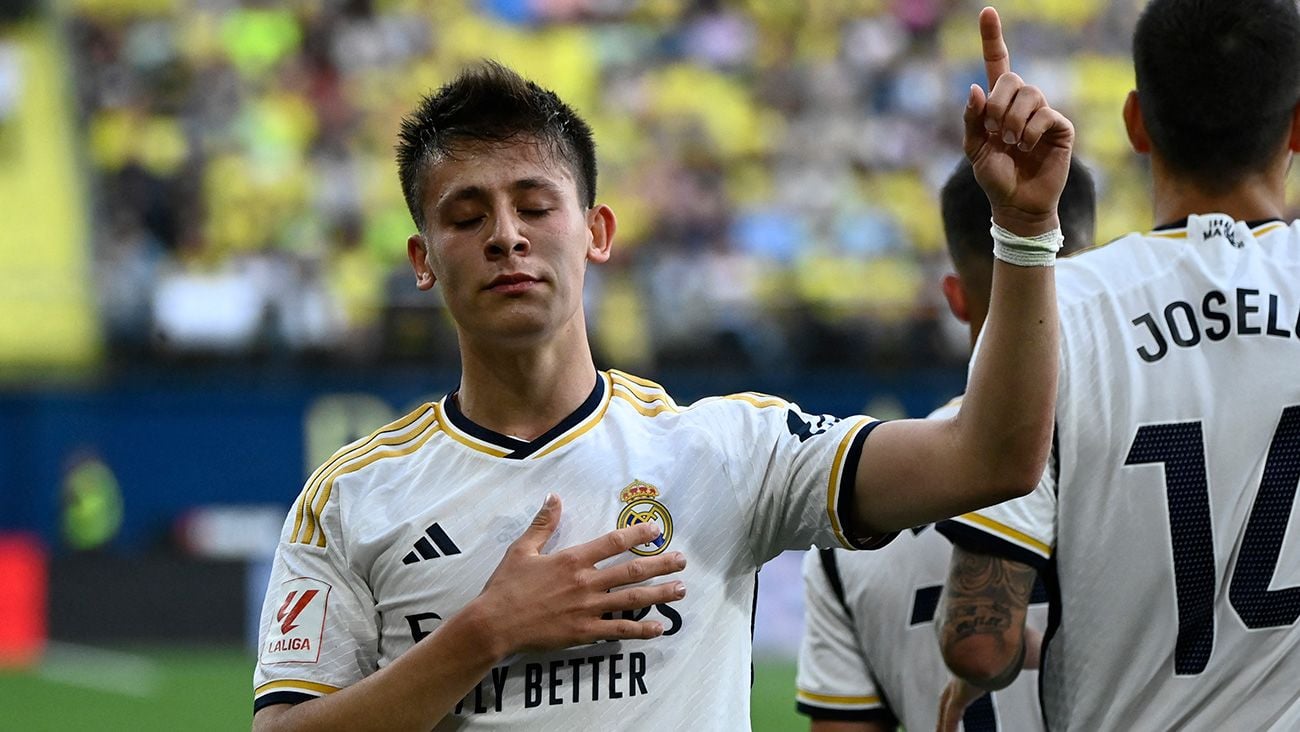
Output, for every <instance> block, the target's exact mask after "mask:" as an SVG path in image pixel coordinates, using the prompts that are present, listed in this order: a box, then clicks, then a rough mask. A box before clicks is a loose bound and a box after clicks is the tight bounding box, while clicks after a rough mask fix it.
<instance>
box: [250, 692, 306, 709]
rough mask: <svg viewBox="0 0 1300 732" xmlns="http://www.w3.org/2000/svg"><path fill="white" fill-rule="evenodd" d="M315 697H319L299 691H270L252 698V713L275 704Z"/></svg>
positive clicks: (298, 702) (300, 701)
mask: <svg viewBox="0 0 1300 732" xmlns="http://www.w3.org/2000/svg"><path fill="white" fill-rule="evenodd" d="M317 698H319V697H317V696H315V695H314V694H305V693H303V692H301V691H272V692H270V693H268V694H263V695H261V696H259V697H257V698H256V699H254V700H253V714H257V713H258V712H260V711H262V710H263V709H265V708H267V707H271V706H275V705H276V704H301V703H303V702H305V701H311V700H312V699H317Z"/></svg>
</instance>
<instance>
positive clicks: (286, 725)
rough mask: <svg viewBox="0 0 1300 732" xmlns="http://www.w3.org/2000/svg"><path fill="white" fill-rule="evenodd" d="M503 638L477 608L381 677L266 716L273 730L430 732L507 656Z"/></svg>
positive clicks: (262, 720)
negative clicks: (417, 731) (409, 731)
mask: <svg viewBox="0 0 1300 732" xmlns="http://www.w3.org/2000/svg"><path fill="white" fill-rule="evenodd" d="M505 653H506V651H505V650H504V649H503V646H502V645H501V642H500V638H499V634H497V633H496V631H494V630H493V629H492V628H491V627H490V625H489V624H488V623H486V622H484V621H483V620H482V619H481V615H480V614H479V613H478V611H477V608H476V606H475V605H474V604H472V603H471V605H469V606H467V607H466V608H465V609H464V610H462V611H461V612H460V613H457V614H456V615H453V616H451V617H450V618H448V619H447V621H446V622H444V623H443V624H442V625H441V626H439V627H438V629H437V630H435V631H434V632H433V633H432V634H431V635H429V636H428V637H426V638H424V639H423V640H421V641H420V642H419V643H416V644H415V646H413V647H412V648H411V650H409V651H407V652H406V653H404V654H402V655H401V656H400V657H398V658H397V659H396V660H395V661H393V662H392V663H391V664H389V665H388V666H386V667H384V668H383V669H381V670H380V671H378V672H376V673H374V674H372V675H370V676H368V677H366V678H365V679H362V680H361V681H359V682H357V683H356V684H353V685H352V686H349V687H347V688H344V689H341V690H340V691H337V692H335V693H333V694H329V695H327V696H323V697H320V698H318V699H313V700H311V701H308V702H303V703H301V704H297V705H294V706H274V707H268V708H266V709H263V710H262V711H260V712H258V714H257V716H256V717H255V718H254V720H253V729H254V731H255V732H267V731H270V730H275V731H277V732H278V731H280V730H311V732H325V731H326V730H341V731H342V730H376V731H381V730H407V729H409V730H428V729H430V728H432V727H433V726H434V725H436V724H437V723H438V721H439V720H441V719H442V718H443V717H445V716H446V715H447V714H448V713H450V712H451V710H452V709H453V708H454V707H455V706H456V703H457V702H459V701H460V700H461V699H463V698H464V697H465V695H466V694H468V693H469V692H470V691H472V690H473V689H474V687H475V686H476V685H477V684H478V683H479V681H480V680H481V679H482V678H483V677H484V676H486V675H487V674H488V673H490V672H491V670H492V667H493V666H494V665H496V664H497V663H498V662H500V661H501V659H502V658H503V657H504V656H505Z"/></svg>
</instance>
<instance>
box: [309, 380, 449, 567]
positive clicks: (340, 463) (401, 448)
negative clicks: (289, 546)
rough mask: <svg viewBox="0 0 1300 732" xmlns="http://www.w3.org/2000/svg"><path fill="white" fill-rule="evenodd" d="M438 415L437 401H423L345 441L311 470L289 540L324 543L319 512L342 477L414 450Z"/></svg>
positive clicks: (353, 477) (426, 438) (360, 473)
mask: <svg viewBox="0 0 1300 732" xmlns="http://www.w3.org/2000/svg"><path fill="white" fill-rule="evenodd" d="M440 419H441V416H440V414H439V409H438V406H437V405H436V404H433V403H425V404H422V405H420V406H419V407H417V408H416V409H414V410H412V411H411V412H410V413H408V414H406V415H404V416H402V417H400V418H398V419H395V420H393V421H392V422H389V423H388V424H386V425H384V426H382V427H380V428H379V429H377V430H375V431H373V432H371V433H370V434H369V435H367V436H365V437H362V438H361V439H358V440H354V441H353V442H350V443H348V444H347V445H344V446H343V447H342V448H340V449H339V450H337V451H336V452H335V453H334V454H333V455H331V456H330V457H329V459H327V460H326V461H325V462H323V463H321V464H320V466H319V467H317V468H316V470H315V471H314V472H312V474H311V477H309V478H308V479H307V482H306V484H305V485H304V486H303V489H302V491H301V493H299V494H298V498H297V500H296V501H295V502H294V506H293V509H292V512H291V514H292V515H293V516H295V517H296V518H295V521H294V526H293V530H292V532H291V533H290V536H289V542H290V543H305V544H313V545H315V546H318V547H324V546H325V545H326V538H325V534H324V532H323V531H322V530H321V525H322V524H321V521H322V518H321V517H322V515H323V514H324V512H325V508H326V506H329V505H330V504H331V501H330V499H331V498H333V497H334V496H335V495H336V490H335V488H336V485H337V484H338V483H339V481H340V480H341V479H344V478H348V479H351V480H357V479H359V478H364V477H365V476H366V473H367V471H374V470H377V469H378V466H381V465H383V466H385V467H386V466H388V465H391V464H392V461H394V460H397V461H400V460H401V459H402V458H405V457H408V456H410V455H413V454H415V453H416V452H417V451H418V450H419V449H420V448H421V447H423V446H424V445H425V444H426V443H427V442H428V441H429V439H430V438H431V437H432V436H433V435H434V434H435V433H436V432H437V431H438V429H439V420H440Z"/></svg>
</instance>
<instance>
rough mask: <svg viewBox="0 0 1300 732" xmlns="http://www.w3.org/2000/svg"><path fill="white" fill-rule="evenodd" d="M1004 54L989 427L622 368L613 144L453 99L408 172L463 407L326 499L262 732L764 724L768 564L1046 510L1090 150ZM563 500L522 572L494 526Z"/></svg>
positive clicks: (292, 525)
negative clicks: (668, 381)
mask: <svg viewBox="0 0 1300 732" xmlns="http://www.w3.org/2000/svg"><path fill="white" fill-rule="evenodd" d="M979 33H980V36H981V38H982V39H983V48H984V58H985V68H986V75H987V78H988V82H989V86H990V91H989V92H988V95H987V97H986V96H985V93H984V92H983V90H982V89H981V88H980V87H979V86H978V85H972V86H971V87H970V89H969V92H968V97H967V101H966V107H965V109H964V110H963V135H964V147H965V150H966V153H967V156H968V157H969V159H970V160H971V163H972V166H973V168H974V170H975V174H976V176H977V178H978V179H979V181H980V185H981V186H982V187H984V188H985V190H986V192H987V194H988V197H989V200H990V201H991V202H992V204H993V206H992V211H993V216H992V218H993V223H994V240H995V247H994V253H995V255H996V256H997V258H998V260H999V261H998V262H997V263H995V264H994V286H993V295H992V296H991V302H990V316H989V321H988V327H987V332H986V335H985V338H984V349H983V352H982V354H981V357H980V358H979V359H977V360H976V363H975V366H974V368H973V369H972V376H971V385H970V388H969V389H968V391H967V398H966V403H965V405H964V407H963V409H962V411H961V413H960V414H959V415H957V416H955V417H954V418H952V419H950V420H943V421H936V420H910V421H909V420H899V421H893V422H888V423H883V424H882V423H880V422H877V421H876V420H873V419H871V418H868V417H854V418H850V419H844V420H841V419H838V418H834V417H826V416H820V417H819V416H816V415H808V414H805V413H803V412H802V411H800V410H799V409H798V407H796V406H795V405H792V404H790V403H788V402H786V401H784V400H781V399H775V398H769V397H763V396H758V395H753V394H741V395H737V396H735V397H733V398H716V399H705V400H701V401H700V402H697V403H696V404H695V405H692V406H690V407H678V406H677V404H676V403H675V402H674V400H673V399H672V398H671V397H670V396H669V395H668V394H667V393H666V392H665V391H664V390H663V389H662V387H659V386H658V385H657V384H654V383H653V382H649V381H646V380H644V379H640V378H638V377H634V376H629V375H626V374H623V373H622V372H617V371H612V370H611V371H608V372H601V371H598V370H597V369H596V367H595V365H594V364H593V359H592V353H591V349H590V343H589V340H588V338H589V337H588V332H587V328H586V323H585V314H584V310H583V308H582V294H583V289H584V288H583V284H584V278H585V275H586V271H587V268H588V266H589V265H599V264H603V263H605V262H606V261H608V260H609V258H610V255H611V253H612V246H613V241H614V235H615V231H616V228H617V225H616V219H615V216H614V212H613V210H612V209H611V208H610V207H609V206H607V205H604V204H601V203H598V202H597V200H598V199H597V191H596V180H597V177H596V158H595V145H594V142H593V139H592V133H591V129H590V127H588V126H587V124H586V123H585V122H583V121H582V120H581V118H580V117H579V116H578V115H577V114H576V113H575V112H574V111H573V109H572V108H571V107H569V106H568V105H566V104H565V103H563V102H562V101H560V99H559V97H558V96H557V95H556V94H555V93H554V92H551V91H549V90H545V89H542V88H541V87H539V86H537V85H536V84H534V83H531V82H528V81H526V80H525V79H524V78H522V77H521V76H519V75H518V74H516V73H515V72H513V71H511V70H510V69H508V68H506V67H504V66H501V65H500V64H496V63H486V64H481V65H479V66H476V67H474V68H471V69H468V70H466V71H464V72H462V73H461V74H460V75H459V76H457V77H456V78H455V79H453V80H452V81H451V82H449V83H447V84H445V85H444V86H442V87H441V88H439V89H438V90H437V91H436V92H434V93H433V94H431V95H429V96H426V97H425V98H423V99H422V100H421V101H420V102H419V104H418V105H417V106H416V108H415V110H414V111H413V112H412V113H411V114H410V115H409V116H408V117H407V118H406V119H405V120H404V121H403V124H402V130H401V135H400V140H399V144H398V146H397V149H398V155H397V157H398V167H399V173H400V178H401V185H402V190H403V193H404V194H405V195H406V198H407V201H408V203H409V206H410V213H411V216H412V218H413V220H414V222H415V225H416V228H417V233H415V234H411V235H410V236H409V237H408V238H407V251H408V255H409V258H410V262H411V265H412V268H413V270H414V274H415V280H416V286H417V288H418V289H420V290H422V291H428V290H431V289H433V287H434V286H435V284H436V285H437V287H438V292H439V293H440V294H441V296H442V298H443V300H444V301H445V303H446V305H447V308H448V311H449V312H450V313H451V315H452V318H453V321H454V325H455V329H456V335H457V338H458V342H459V346H460V352H461V378H460V385H459V388H457V389H456V390H454V391H453V392H451V393H450V394H448V395H447V396H446V397H444V398H443V399H441V400H439V401H438V402H437V403H435V404H425V405H422V406H421V407H419V408H417V409H416V410H415V411H414V412H412V413H411V414H410V415H409V416H408V417H406V418H404V419H402V420H399V421H397V422H394V423H393V424H391V425H389V426H387V427H384V428H382V429H381V430H379V431H377V432H376V433H375V434H373V435H371V436H370V437H369V438H367V439H363V440H360V441H357V442H355V443H353V444H351V445H348V446H347V447H345V448H343V449H342V450H340V451H339V452H338V453H336V455H335V457H334V458H332V459H331V460H330V461H329V462H328V463H327V464H326V465H324V466H322V468H321V469H320V470H318V471H317V473H316V474H315V475H314V476H313V477H312V479H311V480H309V481H308V484H307V485H306V486H305V487H304V489H303V494H302V497H301V499H300V501H299V503H298V506H297V507H296V509H295V510H294V511H291V512H290V513H289V516H288V517H287V519H286V521H285V525H284V531H283V533H282V535H281V542H280V545H279V547H278V549H277V551H276V559H275V566H274V569H273V574H272V578H271V582H270V586H269V589H268V592H267V597H266V600H265V604H264V605H263V608H262V626H261V627H262V630H261V635H260V642H259V662H258V665H257V667H256V670H255V678H256V689H255V708H256V710H257V711H256V713H255V726H256V728H257V729H259V730H271V729H277V730H278V729H318V728H320V727H321V726H327V727H338V728H349V729H353V728H356V727H357V725H361V724H364V725H366V726H370V727H373V728H377V729H407V728H410V729H427V728H429V727H431V726H434V725H437V726H438V727H439V728H440V729H461V728H463V727H466V726H468V727H470V728H483V727H492V728H500V727H502V726H509V727H514V728H520V729H523V728H526V729H539V728H545V727H552V728H558V727H561V726H563V727H565V728H579V729H605V728H611V727H618V726H623V725H626V724H627V723H628V721H629V720H632V719H635V720H636V725H637V726H644V727H647V728H648V727H662V728H665V729H681V728H686V727H696V726H698V727H701V728H709V729H737V728H744V727H747V726H748V724H749V704H748V702H749V689H748V681H749V669H750V656H749V643H750V631H751V626H750V623H749V618H750V616H751V613H752V607H753V606H752V597H753V592H754V582H755V578H754V575H755V573H756V572H757V570H758V569H759V567H760V566H761V565H762V563H764V562H765V561H767V560H768V559H770V558H772V557H774V556H776V555H777V554H779V553H780V552H781V551H783V550H785V549H791V548H801V547H804V546H807V545H808V544H809V543H815V544H818V545H820V546H831V545H836V546H844V547H854V548H873V547H874V546H875V545H877V544H879V543H880V537H882V536H885V535H888V534H890V533H891V532H893V531H897V530H898V529H901V528H904V527H908V526H912V525H916V524H918V523H921V522H925V521H931V520H935V519H937V518H940V517H944V516H951V515H954V514H956V513H957V512H959V511H961V510H967V509H968V508H969V507H974V506H980V505H987V504H988V503H991V502H995V501H998V500H1005V499H1006V498H1007V497H1009V496H1012V495H1023V494H1024V493H1025V492H1026V488H1025V486H1032V483H1033V480H1034V479H1035V478H1036V476H1037V475H1038V473H1039V472H1040V471H1041V469H1042V467H1043V465H1044V464H1045V462H1046V457H1047V452H1048V447H1049V442H1050V434H1051V420H1050V415H1051V412H1052V409H1051V406H1052V398H1053V397H1054V394H1055V391H1056V385H1055V372H1056V354H1057V344H1056V332H1057V322H1056V321H1057V318H1056V313H1055V309H1054V307H1055V290H1054V287H1053V284H1052V283H1053V281H1054V278H1053V275H1052V267H1053V265H1054V255H1055V252H1056V251H1057V250H1058V248H1059V243H1060V236H1061V235H1060V230H1059V219H1058V217H1057V213H1056V207H1057V202H1058V200H1059V198H1060V195H1061V190H1062V189H1063V187H1064V185H1065V181H1066V178H1067V177H1068V173H1069V162H1070V153H1071V148H1072V144H1073V139H1074V130H1073V127H1072V125H1071V123H1070V122H1069V120H1067V119H1066V118H1065V117H1064V116H1062V115H1061V114H1060V113H1059V112H1056V111H1055V110H1053V109H1052V108H1051V107H1050V106H1049V105H1048V104H1047V100H1046V98H1045V96H1044V95H1043V93H1042V92H1041V91H1039V90H1038V89H1037V88H1036V87H1033V86H1030V85H1026V84H1025V83H1024V82H1023V81H1022V80H1021V79H1020V78H1019V77H1018V76H1016V75H1015V74H1012V73H1010V66H1009V62H1008V57H1007V52H1006V45H1005V43H1004V42H1003V38H1002V31H1001V26H1000V23H999V21H998V17H997V14H996V12H994V11H993V10H992V9H991V8H990V9H985V10H984V11H983V12H982V13H981V14H980V17H979ZM995 451H996V452H995ZM991 455H996V459H993V458H991V457H990V456H991ZM559 492H563V493H564V494H565V495H566V496H567V497H568V500H567V504H568V509H567V510H566V511H565V513H564V517H563V520H561V501H560V498H559V496H558V495H557V493H559ZM543 499H544V501H545V502H544V504H543V508H542V510H541V511H540V512H539V513H538V514H537V516H536V517H535V518H534V519H533V523H532V526H531V527H530V528H528V529H527V530H526V531H524V532H523V535H522V536H521V537H519V538H518V539H517V540H516V541H514V542H513V543H511V544H509V545H508V546H507V545H505V544H504V542H502V541H500V540H499V539H498V538H497V536H498V532H497V531H493V530H491V527H492V526H493V522H495V521H499V520H500V519H502V518H503V517H510V516H514V515H517V513H518V509H519V508H520V507H521V505H522V506H529V507H531V506H533V505H537V504H539V503H543ZM647 526H649V527H650V528H654V527H655V526H657V527H658V530H657V531H655V532H654V533H649V532H648V531H647V530H646V529H647ZM611 528H614V529H615V530H614V531H612V532H611V531H610V529H611ZM430 542H432V543H430ZM670 548H671V549H672V551H665V550H667V549H670ZM629 550H630V551H631V552H632V554H634V555H638V556H634V557H630V558H629V557H628V555H627V552H628V551H629ZM683 554H686V555H687V556H689V555H692V554H693V555H694V556H696V557H699V559H698V561H696V562H694V563H693V564H692V565H691V567H690V569H685V567H686V560H685V558H684V557H683ZM614 557H618V558H622V559H628V560H629V561H626V562H615V563H613V564H608V563H605V561H604V560H607V559H610V558H614ZM598 563H604V564H605V565H606V566H604V567H597V566H596V565H597V564H598ZM683 570H684V572H683V574H681V575H680V577H681V581H667V582H656V583H654V584H649V585H647V584H645V581H646V580H652V579H655V578H658V577H659V576H661V575H665V574H672V573H676V572H679V571H683ZM683 582H684V583H686V584H688V585H689V586H690V587H691V592H690V595H689V596H688V595H687V591H686V586H685V585H684V584H683ZM480 588H481V589H480ZM611 590H613V591H611ZM639 611H640V614H638V612H639ZM650 612H654V613H655V614H654V615H651V616H649V617H647V614H648V613H650ZM594 644H599V645H594ZM622 664H626V666H622ZM543 669H545V672H543ZM602 669H603V670H602ZM700 674H705V675H706V677H701V676H700ZM543 676H545V678H543ZM706 678H707V682H706V680H705V679H706ZM601 689H604V691H601ZM589 690H590V694H589V693H588V692H589ZM706 702H707V703H706Z"/></svg>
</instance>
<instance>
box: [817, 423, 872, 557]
mask: <svg viewBox="0 0 1300 732" xmlns="http://www.w3.org/2000/svg"><path fill="white" fill-rule="evenodd" d="M873 421H875V420H873V419H871V418H869V417H863V418H861V419H859V420H858V423H857V424H855V425H853V427H852V428H850V429H849V431H848V432H846V433H845V434H844V437H843V438H842V439H841V440H840V446H839V447H838V448H836V449H835V461H834V462H832V463H831V477H830V485H828V486H827V487H826V516H827V518H829V519H830V522H831V530H832V531H834V532H835V538H836V539H838V540H839V542H840V544H842V545H843V546H844V548H845V549H855V548H856V547H854V546H853V544H852V543H850V542H849V540H848V538H847V537H846V536H844V529H843V527H842V526H840V515H839V512H837V511H836V510H835V507H836V506H837V505H839V496H840V486H841V485H843V484H844V481H843V478H842V476H841V475H840V473H841V472H842V471H843V470H844V456H845V455H846V454H847V453H848V451H849V445H851V444H853V440H854V438H856V437H857V435H858V433H859V432H861V431H862V428H863V427H866V426H867V425H869V424H871V423H872V422H873Z"/></svg>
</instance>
